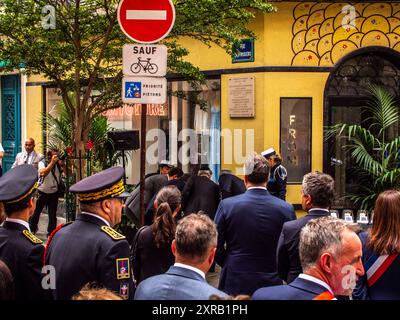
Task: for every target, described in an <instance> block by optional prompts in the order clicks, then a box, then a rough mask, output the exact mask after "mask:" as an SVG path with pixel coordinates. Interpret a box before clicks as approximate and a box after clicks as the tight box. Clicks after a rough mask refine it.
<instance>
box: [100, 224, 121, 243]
mask: <svg viewBox="0 0 400 320" xmlns="http://www.w3.org/2000/svg"><path fill="white" fill-rule="evenodd" d="M101 231H103V232H104V233H106V234H108V235H109V236H110V237H111V238H112V239H113V240H122V239H125V236H124V235H123V234H120V233H119V232H117V231H115V230H114V229H113V228H111V227H108V226H102V227H101Z"/></svg>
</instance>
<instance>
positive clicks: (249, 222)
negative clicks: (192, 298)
mask: <svg viewBox="0 0 400 320" xmlns="http://www.w3.org/2000/svg"><path fill="white" fill-rule="evenodd" d="M294 219H296V216H295V212H294V209H293V206H292V205H290V204H288V203H286V202H285V201H283V200H281V199H279V198H276V197H274V196H272V195H271V194H270V193H269V192H268V191H267V190H263V189H250V190H247V191H246V192H245V193H244V194H241V195H238V196H235V197H231V198H227V199H224V200H223V201H222V202H221V204H220V205H219V207H218V210H217V214H216V216H215V223H216V224H217V229H218V245H217V253H216V258H215V259H216V261H217V263H218V264H219V265H220V266H221V267H222V271H221V277H220V282H219V289H220V290H222V291H224V292H227V293H228V294H231V295H237V294H248V295H251V294H253V292H254V291H255V290H257V289H258V288H261V287H265V286H272V285H278V284H282V281H281V280H280V279H279V277H278V273H277V268H276V247H277V244H278V239H279V235H280V233H281V230H282V226H283V224H284V223H285V222H286V221H290V220H294ZM225 245H226V247H225Z"/></svg>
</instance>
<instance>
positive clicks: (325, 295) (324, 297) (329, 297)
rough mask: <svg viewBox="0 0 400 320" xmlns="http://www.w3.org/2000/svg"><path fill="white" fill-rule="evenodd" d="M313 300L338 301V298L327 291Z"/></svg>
mask: <svg viewBox="0 0 400 320" xmlns="http://www.w3.org/2000/svg"><path fill="white" fill-rule="evenodd" d="M313 300H336V298H335V296H334V295H333V294H332V293H331V292H329V291H325V292H322V293H321V294H319V295H318V296H316V297H314V299H313Z"/></svg>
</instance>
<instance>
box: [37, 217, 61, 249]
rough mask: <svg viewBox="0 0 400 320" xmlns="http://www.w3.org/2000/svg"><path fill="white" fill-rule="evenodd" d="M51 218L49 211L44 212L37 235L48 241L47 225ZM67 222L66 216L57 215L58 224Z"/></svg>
mask: <svg viewBox="0 0 400 320" xmlns="http://www.w3.org/2000/svg"><path fill="white" fill-rule="evenodd" d="M48 221H49V218H48V216H47V213H45V212H42V214H41V215H40V219H39V225H38V231H37V232H36V236H37V237H38V238H39V239H41V240H43V241H44V242H46V240H47V225H48ZM63 223H65V218H63V217H58V216H57V226H58V225H60V224H63Z"/></svg>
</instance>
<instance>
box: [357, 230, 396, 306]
mask: <svg viewBox="0 0 400 320" xmlns="http://www.w3.org/2000/svg"><path fill="white" fill-rule="evenodd" d="M359 237H360V240H361V243H362V246H363V256H362V261H363V265H364V269H365V274H364V275H363V276H362V277H361V278H359V280H358V282H357V285H356V288H355V289H354V291H353V298H354V299H357V300H365V299H371V300H400V255H399V256H397V258H396V259H395V260H394V261H393V262H392V264H391V265H390V266H389V268H388V269H387V270H386V271H385V273H384V274H383V275H382V276H381V277H380V278H379V279H378V280H377V281H376V282H375V283H374V284H373V285H372V286H371V287H369V286H368V283H367V269H366V265H367V262H368V260H369V259H370V258H371V256H373V255H374V252H373V251H372V250H370V249H368V248H367V246H366V244H367V241H368V232H362V233H361V234H360V235H359Z"/></svg>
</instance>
